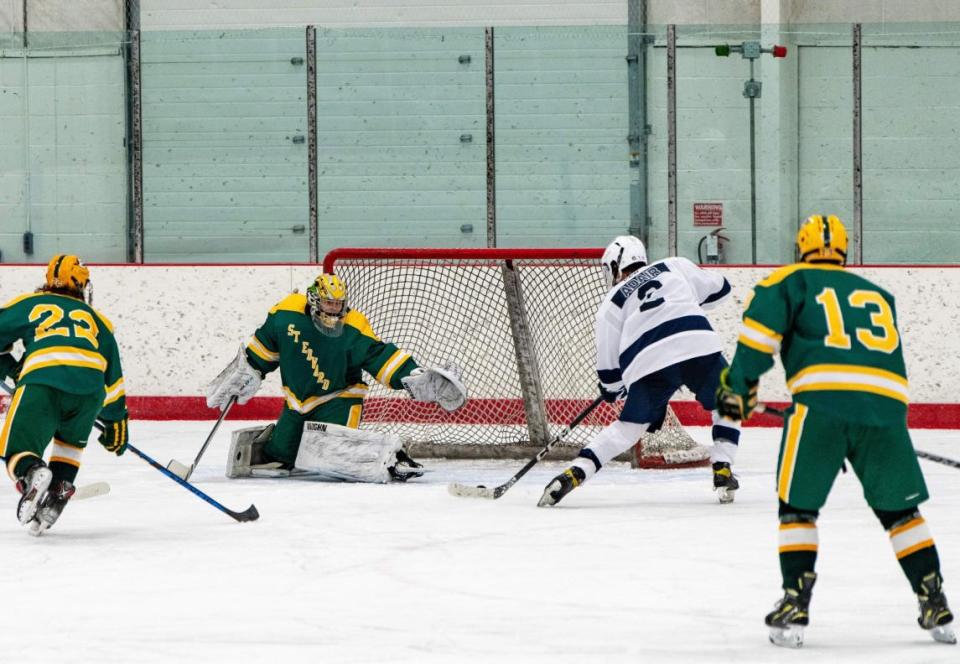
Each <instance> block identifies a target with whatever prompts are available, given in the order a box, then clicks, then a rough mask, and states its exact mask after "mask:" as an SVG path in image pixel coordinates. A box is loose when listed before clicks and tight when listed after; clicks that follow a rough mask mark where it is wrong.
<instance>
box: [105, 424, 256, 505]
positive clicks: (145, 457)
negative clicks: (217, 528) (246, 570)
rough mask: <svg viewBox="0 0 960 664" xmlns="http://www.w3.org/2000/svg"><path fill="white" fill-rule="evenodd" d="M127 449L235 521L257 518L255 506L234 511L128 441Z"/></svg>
mask: <svg viewBox="0 0 960 664" xmlns="http://www.w3.org/2000/svg"><path fill="white" fill-rule="evenodd" d="M98 424H99V422H98ZM127 449H128V450H130V451H131V452H133V453H134V454H136V455H137V456H138V457H140V458H141V459H143V460H144V461H146V462H147V463H149V464H150V465H151V466H153V467H154V468H156V469H157V470H159V471H160V472H161V473H163V474H164V475H166V476H167V477H169V478H170V479H172V480H173V481H174V482H176V483H177V484H179V485H180V486H182V487H183V488H185V489H186V490H188V491H190V492H191V493H193V494H195V495H196V496H197V497H199V498H200V499H201V500H205V501H206V502H208V503H210V504H211V505H213V506H214V507H216V508H217V509H218V510H220V511H221V512H223V513H224V514H228V515H229V516H231V517H233V518H234V519H236V520H237V521H253V520H255V519H256V518H257V516H259V515H258V514H257V513H256V508H255V507H254V506H253V505H251V506H250V508H248V509H247V510H246V512H234V511H233V510H231V509H229V508H227V507H224V506H223V505H221V504H220V503H218V502H217V501H216V500H214V499H213V498H211V497H210V496H208V495H207V494H205V493H204V492H203V491H201V490H200V489H198V488H197V487H195V486H193V485H192V484H190V483H189V482H187V481H186V480H183V479H181V478H180V477H179V476H178V475H176V474H175V473H171V472H170V471H169V470H167V469H166V468H164V467H163V466H161V465H160V464H159V463H157V462H156V461H154V460H153V459H152V458H150V456H149V455H147V454H145V453H144V452H141V451H140V450H138V449H137V448H136V447H134V446H133V445H131V444H130V443H127ZM245 515H246V516H252V517H253V518H246V516H245Z"/></svg>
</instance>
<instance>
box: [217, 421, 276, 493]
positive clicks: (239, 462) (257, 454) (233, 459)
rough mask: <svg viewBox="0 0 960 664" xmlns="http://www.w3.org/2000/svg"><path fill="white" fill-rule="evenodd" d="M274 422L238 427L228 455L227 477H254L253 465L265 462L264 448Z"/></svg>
mask: <svg viewBox="0 0 960 664" xmlns="http://www.w3.org/2000/svg"><path fill="white" fill-rule="evenodd" d="M273 428H274V425H273V424H269V425H267V426H265V427H250V428H248V429H237V430H236V431H234V432H233V437H232V438H231V440H230V454H229V455H228V456H227V477H229V478H230V479H236V478H238V477H252V476H253V472H252V467H254V466H257V465H260V464H262V463H263V462H264V458H263V448H264V446H265V445H266V444H267V441H268V440H270V435H271V434H272V433H273Z"/></svg>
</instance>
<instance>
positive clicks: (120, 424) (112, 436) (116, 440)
mask: <svg viewBox="0 0 960 664" xmlns="http://www.w3.org/2000/svg"><path fill="white" fill-rule="evenodd" d="M127 421H128V420H127V418H126V417H125V418H123V419H122V420H115V421H113V420H100V423H101V424H102V425H103V431H102V432H100V438H98V440H99V441H100V444H101V445H103V446H104V448H106V450H107V452H113V453H114V454H116V455H117V456H123V453H124V452H126V451H127Z"/></svg>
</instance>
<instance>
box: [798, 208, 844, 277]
mask: <svg viewBox="0 0 960 664" xmlns="http://www.w3.org/2000/svg"><path fill="white" fill-rule="evenodd" d="M797 249H798V250H799V251H800V260H801V261H803V262H805V263H838V264H840V265H845V264H846V262H847V229H846V228H844V227H843V222H841V221H840V218H839V217H837V216H836V215H833V214H831V215H822V214H812V215H810V216H809V217H807V219H806V221H804V222H803V225H802V226H800V230H799V231H798V232H797Z"/></svg>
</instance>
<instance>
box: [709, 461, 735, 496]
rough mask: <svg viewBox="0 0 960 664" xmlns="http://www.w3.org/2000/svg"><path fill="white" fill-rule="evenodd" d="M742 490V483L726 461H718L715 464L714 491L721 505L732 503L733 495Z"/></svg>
mask: <svg viewBox="0 0 960 664" xmlns="http://www.w3.org/2000/svg"><path fill="white" fill-rule="evenodd" d="M739 488H740V482H738V481H737V477H736V475H734V474H733V470H732V469H731V468H730V464H729V463H727V462H726V461H717V462H716V463H714V464H713V490H714V491H716V492H717V498H718V499H719V500H720V502H721V503H723V504H726V503H732V502H733V494H734V493H735V492H736V490H737V489H739Z"/></svg>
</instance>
